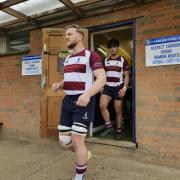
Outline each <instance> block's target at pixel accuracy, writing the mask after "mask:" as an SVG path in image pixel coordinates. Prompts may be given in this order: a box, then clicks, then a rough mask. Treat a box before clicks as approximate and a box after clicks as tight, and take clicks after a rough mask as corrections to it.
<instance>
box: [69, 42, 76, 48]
mask: <svg viewBox="0 0 180 180" xmlns="http://www.w3.org/2000/svg"><path fill="white" fill-rule="evenodd" d="M76 44H77V43H76V42H72V43H71V44H68V45H67V47H68V48H69V49H73V48H74V47H75V46H76Z"/></svg>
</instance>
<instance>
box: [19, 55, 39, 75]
mask: <svg viewBox="0 0 180 180" xmlns="http://www.w3.org/2000/svg"><path fill="white" fill-rule="evenodd" d="M39 74H42V58H41V56H40V55H35V56H24V57H23V59H22V75H39Z"/></svg>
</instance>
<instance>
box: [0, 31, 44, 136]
mask: <svg viewBox="0 0 180 180" xmlns="http://www.w3.org/2000/svg"><path fill="white" fill-rule="evenodd" d="M34 34H35V35H34ZM41 39H42V33H41V31H38V32H37V31H33V32H31V38H30V44H31V51H30V53H29V55H32V54H41V47H42V45H41V44H42V43H41ZM23 55H27V54H21V55H16V56H2V57H0V122H3V123H4V125H3V128H1V131H0V135H1V137H4V138H18V139H22V140H23V139H32V138H33V137H39V136H40V97H41V96H40V76H39V75H37V76H22V75H21V59H22V56H23Z"/></svg>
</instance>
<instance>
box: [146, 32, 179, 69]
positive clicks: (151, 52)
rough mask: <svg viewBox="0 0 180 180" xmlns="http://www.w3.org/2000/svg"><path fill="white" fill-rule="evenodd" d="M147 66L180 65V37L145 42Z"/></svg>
mask: <svg viewBox="0 0 180 180" xmlns="http://www.w3.org/2000/svg"><path fill="white" fill-rule="evenodd" d="M145 46H146V66H162V65H173V64H180V35H175V36H168V37H162V38H157V39H149V40H146V41H145Z"/></svg>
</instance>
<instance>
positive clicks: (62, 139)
mask: <svg viewBox="0 0 180 180" xmlns="http://www.w3.org/2000/svg"><path fill="white" fill-rule="evenodd" d="M59 143H60V144H61V145H62V146H64V147H66V148H68V147H69V146H71V144H72V138H71V134H70V133H69V134H62V133H61V132H59Z"/></svg>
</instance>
